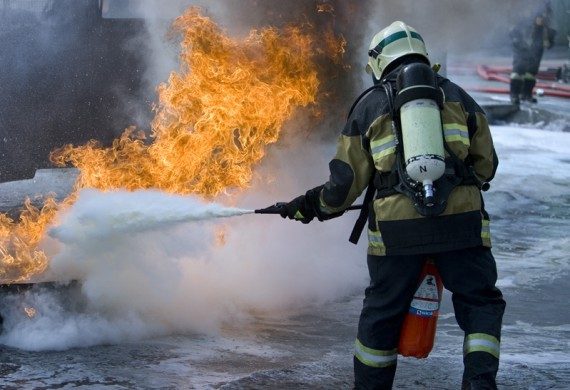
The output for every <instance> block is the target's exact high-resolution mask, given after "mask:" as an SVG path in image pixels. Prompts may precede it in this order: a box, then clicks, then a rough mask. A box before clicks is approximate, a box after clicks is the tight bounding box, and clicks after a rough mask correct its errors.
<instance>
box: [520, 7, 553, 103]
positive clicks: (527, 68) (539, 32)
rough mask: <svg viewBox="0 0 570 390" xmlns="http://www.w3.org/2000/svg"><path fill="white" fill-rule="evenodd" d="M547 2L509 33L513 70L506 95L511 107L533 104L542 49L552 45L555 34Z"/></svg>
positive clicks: (550, 9)
mask: <svg viewBox="0 0 570 390" xmlns="http://www.w3.org/2000/svg"><path fill="white" fill-rule="evenodd" d="M551 16H552V8H551V7H550V3H549V2H547V3H545V5H544V6H542V7H540V9H539V10H538V12H536V13H535V14H534V15H533V17H532V18H531V19H530V20H528V19H525V20H522V21H520V22H519V23H518V24H517V25H516V26H515V27H514V28H513V29H512V30H511V32H510V34H509V35H510V38H511V41H512V45H513V71H512V73H511V86H510V94H511V101H512V103H513V104H519V103H520V102H521V101H527V102H531V103H536V99H535V98H534V97H533V96H532V90H533V88H534V86H535V84H536V75H537V73H538V69H539V68H540V61H541V60H542V54H543V52H544V49H545V48H546V49H550V48H551V47H552V45H553V44H554V36H555V34H556V31H555V30H553V29H552V28H550V26H549V24H550V19H551Z"/></svg>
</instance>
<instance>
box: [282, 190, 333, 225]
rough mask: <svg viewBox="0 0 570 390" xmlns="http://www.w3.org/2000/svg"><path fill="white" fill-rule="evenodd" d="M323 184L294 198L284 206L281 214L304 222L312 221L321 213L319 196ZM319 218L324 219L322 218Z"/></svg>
mask: <svg viewBox="0 0 570 390" xmlns="http://www.w3.org/2000/svg"><path fill="white" fill-rule="evenodd" d="M322 189H323V186H319V187H316V188H313V189H311V190H309V191H307V193H306V194H305V195H301V196H298V197H296V198H295V199H293V200H292V201H291V202H289V203H286V204H285V205H284V206H283V211H282V212H281V216H282V217H283V218H289V219H294V220H296V221H300V222H303V223H309V222H311V221H312V220H313V219H314V218H315V217H319V215H320V214H321V212H320V210H319V197H320V194H321V190H322ZM319 220H321V221H322V219H321V218H319Z"/></svg>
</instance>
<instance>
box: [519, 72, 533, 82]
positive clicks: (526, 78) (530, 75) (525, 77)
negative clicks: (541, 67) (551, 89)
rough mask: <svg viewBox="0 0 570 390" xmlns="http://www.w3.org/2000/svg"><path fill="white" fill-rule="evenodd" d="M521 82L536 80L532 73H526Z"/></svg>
mask: <svg viewBox="0 0 570 390" xmlns="http://www.w3.org/2000/svg"><path fill="white" fill-rule="evenodd" d="M522 78H523V80H536V77H534V75H533V74H532V73H528V72H526V73H525V74H523V75H522Z"/></svg>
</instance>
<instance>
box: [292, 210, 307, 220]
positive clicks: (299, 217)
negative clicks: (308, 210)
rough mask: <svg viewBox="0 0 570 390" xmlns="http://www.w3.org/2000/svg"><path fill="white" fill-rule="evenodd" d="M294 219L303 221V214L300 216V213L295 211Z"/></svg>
mask: <svg viewBox="0 0 570 390" xmlns="http://www.w3.org/2000/svg"><path fill="white" fill-rule="evenodd" d="M293 217H294V218H295V219H304V218H305V216H304V215H303V214H301V212H300V211H299V210H297V212H296V213H295V215H294V216H293Z"/></svg>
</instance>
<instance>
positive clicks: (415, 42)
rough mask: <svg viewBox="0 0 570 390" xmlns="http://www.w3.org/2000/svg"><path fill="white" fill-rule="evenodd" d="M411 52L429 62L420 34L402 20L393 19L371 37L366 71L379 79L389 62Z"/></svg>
mask: <svg viewBox="0 0 570 390" xmlns="http://www.w3.org/2000/svg"><path fill="white" fill-rule="evenodd" d="M411 54H416V55H419V56H422V57H424V58H425V59H426V60H427V62H428V64H429V58H428V54H427V51H426V45H425V43H424V40H423V39H422V37H421V36H420V34H418V32H417V31H416V30H415V29H413V28H412V27H410V26H408V25H407V24H405V23H404V22H400V21H395V22H394V23H392V24H391V25H389V26H388V27H386V28H385V29H383V30H382V31H380V32H379V33H378V34H376V35H374V38H372V42H370V47H369V50H368V56H369V58H368V64H367V65H366V71H367V72H368V73H371V74H373V75H374V77H375V78H376V79H377V80H381V79H382V76H383V73H384V71H385V70H386V67H387V66H388V65H389V64H391V63H392V62H394V61H395V60H397V59H398V58H401V57H403V56H407V55H411Z"/></svg>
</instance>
